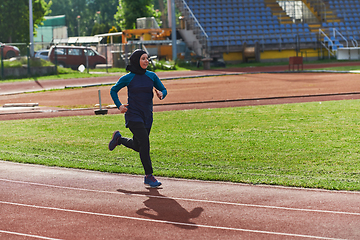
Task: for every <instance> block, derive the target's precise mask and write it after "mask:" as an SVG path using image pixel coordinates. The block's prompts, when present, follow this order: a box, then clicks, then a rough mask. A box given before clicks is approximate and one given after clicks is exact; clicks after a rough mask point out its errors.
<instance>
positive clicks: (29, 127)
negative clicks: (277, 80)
mask: <svg viewBox="0 0 360 240" xmlns="http://www.w3.org/2000/svg"><path fill="white" fill-rule="evenodd" d="M359 108H360V101H358V100H346V101H332V102H323V103H321V104H320V103H319V102H313V103H300V104H284V105H270V106H255V107H238V108H223V109H202V110H187V111H170V112H159V113H155V115H154V118H155V122H154V126H153V129H152V133H151V135H150V136H151V146H152V147H151V156H152V159H153V166H154V169H155V174H156V175H161V176H168V177H180V178H190V179H202V180H222V181H232V182H243V183H253V184H276V185H284V186H298V187H314V188H324V189H336V190H360V161H359V158H360V150H359V148H358V145H359V142H360V140H359V138H358V136H359V129H360V128H359V118H358V109H359ZM174 126H176V127H174ZM116 129H119V130H120V132H121V133H122V134H123V135H124V136H127V137H130V136H131V134H130V131H129V130H128V129H126V128H125V127H124V119H123V116H122V115H105V116H95V115H94V116H78V117H60V118H51V119H33V120H14V121H3V122H2V124H1V126H0V130H1V131H0V141H1V143H2V144H1V145H0V159H4V160H8V161H16V162H26V163H37V164H44V165H50V166H61V167H71V168H82V169H90V170H97V171H106V172H116V173H130V174H143V168H142V165H141V163H140V160H139V157H138V153H136V152H133V151H132V150H129V149H126V148H125V147H123V146H120V147H117V148H116V149H115V150H114V151H113V152H110V151H108V149H107V144H108V141H109V140H110V138H111V134H112V132H113V131H114V130H116Z"/></svg>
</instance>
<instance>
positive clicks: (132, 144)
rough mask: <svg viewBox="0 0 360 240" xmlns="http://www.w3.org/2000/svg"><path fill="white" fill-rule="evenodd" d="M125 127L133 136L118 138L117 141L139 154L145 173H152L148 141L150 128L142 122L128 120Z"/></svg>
mask: <svg viewBox="0 0 360 240" xmlns="http://www.w3.org/2000/svg"><path fill="white" fill-rule="evenodd" d="M127 127H128V128H129V129H130V131H131V132H132V134H133V138H124V137H121V138H120V139H119V143H121V144H123V145H124V146H125V147H128V148H131V149H133V150H134V151H136V152H139V154H140V160H141V163H142V165H143V167H144V170H145V174H146V175H149V174H152V173H153V168H152V164H151V159H150V141H149V135H150V130H151V128H145V125H144V123H142V122H128V124H127Z"/></svg>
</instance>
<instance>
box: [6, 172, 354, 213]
mask: <svg viewBox="0 0 360 240" xmlns="http://www.w3.org/2000/svg"><path fill="white" fill-rule="evenodd" d="M0 181H4V182H11V183H18V184H29V185H35V186H43V187H51V188H59V189H67V190H75V191H85V192H94V193H106V194H118V195H132V196H138V197H148V198H158V199H169V200H170V199H173V200H179V201H188V202H202V203H212V204H220V205H233V206H243V207H254V208H267V209H278V210H286V211H300V212H315V213H329V214H341V215H352V216H360V213H357V212H343V211H331V210H319V209H305V208H291V207H278V206H269V205H258V204H247V203H232V202H223V201H213V200H204V199H191V198H178V197H166V196H156V195H146V194H138V193H122V192H111V191H103V190H92V189H86V188H75V187H64V186H57V185H49V184H43V183H33V182H25V181H17V180H8V179H1V178H0Z"/></svg>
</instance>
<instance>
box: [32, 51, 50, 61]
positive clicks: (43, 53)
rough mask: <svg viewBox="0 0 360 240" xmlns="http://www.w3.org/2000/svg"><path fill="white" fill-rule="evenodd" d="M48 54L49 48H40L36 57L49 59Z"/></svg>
mask: <svg viewBox="0 0 360 240" xmlns="http://www.w3.org/2000/svg"><path fill="white" fill-rule="evenodd" d="M48 54H49V50H39V51H37V52H36V53H35V57H36V58H41V59H44V60H46V61H49V56H48Z"/></svg>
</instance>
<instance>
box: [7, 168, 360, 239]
mask: <svg viewBox="0 0 360 240" xmlns="http://www.w3.org/2000/svg"><path fill="white" fill-rule="evenodd" d="M0 165H1V167H2V168H3V169H6V170H7V171H6V173H4V172H1V173H0V188H1V189H4V191H3V192H2V193H1V194H0V201H1V202H0V216H5V217H2V218H3V220H5V221H2V224H0V225H1V226H0V230H3V231H12V232H19V233H24V230H26V229H27V230H26V231H25V233H27V234H34V235H39V236H47V237H53V238H60V239H74V238H76V239H95V238H96V236H101V237H105V238H106V239H119V238H122V237H124V236H129V237H130V238H131V239H137V238H138V237H139V238H140V237H141V236H149V237H150V236H151V237H156V235H157V234H162V233H163V232H165V233H166V234H165V235H161V236H163V237H164V238H163V239H175V238H178V236H184V237H186V238H189V239H196V238H197V239H199V238H200V239H201V238H203V237H204V236H206V237H207V238H209V239H218V238H220V236H221V238H223V237H226V238H227V239H239V238H245V239H250V238H251V239H254V238H255V239H304V238H313V239H316V238H318V239H333V238H339V239H349V238H353V239H356V238H357V237H359V236H360V232H359V231H360V230H358V227H357V226H359V224H360V211H359V208H358V204H357V203H358V199H359V195H360V194H359V193H358V192H331V191H321V190H320V191H318V190H308V189H292V188H282V187H268V186H251V185H245V184H232V183H213V182H200V181H185V180H177V179H167V178H163V179H161V180H162V181H163V183H164V186H166V187H164V188H163V189H159V190H154V189H153V190H148V189H145V188H144V187H143V184H142V177H138V176H128V175H119V174H104V173H97V172H88V171H81V170H68V169H60V168H47V167H41V166H36V165H21V164H15V163H7V162H0ZM4 167H6V168H4ZM20 172H21V173H22V174H19V173H20ZM30 180H31V181H30ZM184 196H186V197H184ZM295 199H296V200H295ZM345 203H346V204H345ZM19 221H21V222H23V224H18V223H19ZM4 222H5V223H6V224H4ZM24 226H26V227H27V228H24ZM114 228H115V229H116V231H114ZM78 229H83V231H81V233H79V230H78ZM159 229H161V231H158V230H159ZM130 232H135V233H134V234H133V235H131V236H130V235H128V234H129V233H130ZM35 233H36V234H35ZM105 234H106V235H105Z"/></svg>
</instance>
